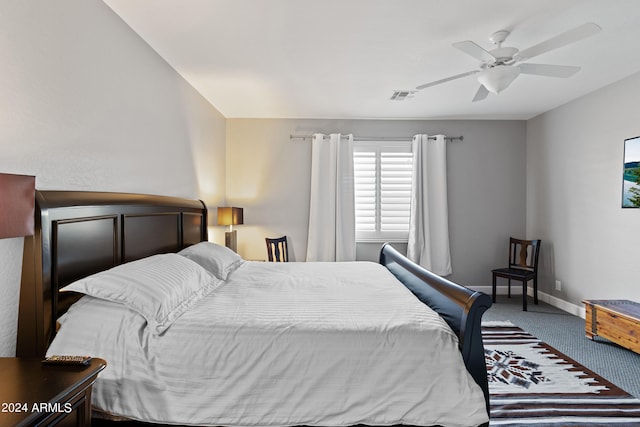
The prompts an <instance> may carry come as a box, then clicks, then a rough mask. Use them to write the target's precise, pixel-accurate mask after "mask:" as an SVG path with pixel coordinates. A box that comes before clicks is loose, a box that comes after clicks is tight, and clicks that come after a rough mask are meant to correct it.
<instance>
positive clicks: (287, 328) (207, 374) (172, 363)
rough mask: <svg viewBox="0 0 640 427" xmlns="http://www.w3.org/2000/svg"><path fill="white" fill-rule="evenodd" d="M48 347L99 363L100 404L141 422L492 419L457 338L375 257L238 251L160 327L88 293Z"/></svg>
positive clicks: (464, 422)
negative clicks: (197, 297)
mask: <svg viewBox="0 0 640 427" xmlns="http://www.w3.org/2000/svg"><path fill="white" fill-rule="evenodd" d="M61 323H62V326H61V329H60V331H59V333H58V335H57V336H56V338H55V340H54V342H53V343H52V345H51V347H50V348H49V351H48V354H89V355H93V356H96V357H101V358H103V359H105V360H106V361H107V362H108V366H107V368H106V369H105V370H104V371H103V372H102V373H101V374H100V377H99V379H98V381H97V382H96V384H95V387H94V394H93V401H92V402H93V405H94V407H96V408H98V409H99V410H102V411H105V412H108V413H110V414H116V415H121V416H125V417H128V418H131V419H135V420H141V421H148V422H162V423H176V424H190V425H227V426H290V425H303V424H304V425H316V426H318V425H324V426H345V425H354V424H370V425H391V424H413V425H432V424H439V425H443V426H475V425H479V424H481V423H484V422H486V421H487V420H488V418H487V413H486V410H485V402H484V399H483V394H482V392H481V390H480V387H478V385H477V384H476V383H475V382H474V381H473V379H472V378H471V376H470V375H469V374H468V373H467V371H466V370H465V369H464V365H463V362H462V357H461V355H460V353H459V351H458V343H457V338H456V336H455V335H454V334H453V332H452V331H451V330H450V329H449V327H448V326H447V325H446V323H445V322H444V321H443V320H442V319H441V318H440V317H439V316H438V315H437V314H436V313H435V312H433V311H432V310H430V309H429V308H427V307H426V306H424V305H423V304H422V303H420V302H419V301H418V300H417V299H416V298H415V297H414V296H413V295H412V294H411V293H410V292H409V291H408V290H407V289H406V288H405V287H404V286H402V284H401V283H399V282H398V281H397V280H396V279H395V278H394V277H393V276H392V275H391V274H390V273H389V272H388V271H387V270H386V269H385V268H384V267H382V266H380V265H378V264H374V263H368V262H358V263H277V264H272V263H261V262H246V263H244V264H242V265H241V266H240V267H239V268H238V269H237V270H236V271H234V272H233V273H231V274H230V275H229V277H228V278H227V280H226V282H225V283H224V284H222V285H221V286H220V287H218V288H217V289H216V290H215V291H214V292H213V293H211V294H209V295H208V296H207V297H205V298H204V299H203V300H202V301H200V303H198V304H197V305H196V306H195V307H193V308H192V309H191V310H190V311H188V312H186V313H185V314H183V315H182V317H180V318H179V319H178V320H177V321H176V322H175V323H174V324H173V325H172V326H171V327H170V328H169V329H168V330H167V332H166V333H165V334H164V335H161V336H158V335H154V334H151V333H150V332H149V331H148V329H147V328H146V323H145V320H144V318H142V316H140V315H139V314H137V313H135V312H133V311H131V310H129V309H127V308H125V307H124V306H121V305H119V304H116V303H112V302H107V301H102V300H98V299H95V298H92V297H88V296H86V297H84V298H82V299H81V300H80V301H79V302H78V303H76V304H75V305H74V306H73V307H72V308H71V309H70V311H69V312H68V313H67V314H66V315H65V316H64V317H63V318H62V319H61Z"/></svg>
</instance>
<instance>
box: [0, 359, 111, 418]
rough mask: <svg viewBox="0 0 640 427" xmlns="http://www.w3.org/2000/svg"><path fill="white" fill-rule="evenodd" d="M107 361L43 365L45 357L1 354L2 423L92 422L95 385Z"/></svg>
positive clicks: (0, 403) (0, 394)
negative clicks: (42, 358)
mask: <svg viewBox="0 0 640 427" xmlns="http://www.w3.org/2000/svg"><path fill="white" fill-rule="evenodd" d="M105 366H107V363H106V362H105V361H104V360H102V359H92V360H91V363H90V364H89V365H88V366H54V365H43V364H42V363H41V359H35V358H20V357H5V358H0V405H1V407H0V427H9V426H36V425H38V426H40V425H42V426H44V425H51V424H59V425H64V426H90V425H91V387H92V386H93V383H94V382H95V380H96V378H97V377H98V373H100V371H102V370H103V369H104V368H105Z"/></svg>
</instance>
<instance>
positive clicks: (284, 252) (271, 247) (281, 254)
mask: <svg viewBox="0 0 640 427" xmlns="http://www.w3.org/2000/svg"><path fill="white" fill-rule="evenodd" d="M264 240H265V242H267V256H268V257H269V261H270V262H288V261H289V248H288V247H287V236H282V237H278V238H275V239H270V238H268V237H265V239H264Z"/></svg>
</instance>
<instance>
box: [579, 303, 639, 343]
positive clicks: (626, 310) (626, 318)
mask: <svg viewBox="0 0 640 427" xmlns="http://www.w3.org/2000/svg"><path fill="white" fill-rule="evenodd" d="M582 302H583V303H584V305H585V308H586V316H585V321H586V323H585V332H586V335H587V338H589V339H591V340H593V339H594V338H595V337H596V336H600V337H602V338H606V339H608V340H609V341H613V342H614V343H616V344H618V345H621V346H622V347H625V348H628V349H629V350H631V351H634V352H636V353H640V304H639V303H637V302H633V301H628V300H584V301H582Z"/></svg>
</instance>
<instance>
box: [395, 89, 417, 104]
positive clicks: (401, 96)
mask: <svg viewBox="0 0 640 427" xmlns="http://www.w3.org/2000/svg"><path fill="white" fill-rule="evenodd" d="M415 93H416V91H415V90H396V91H394V92H393V95H391V100H392V101H404V100H406V99H408V98H413V95H415Z"/></svg>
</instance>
